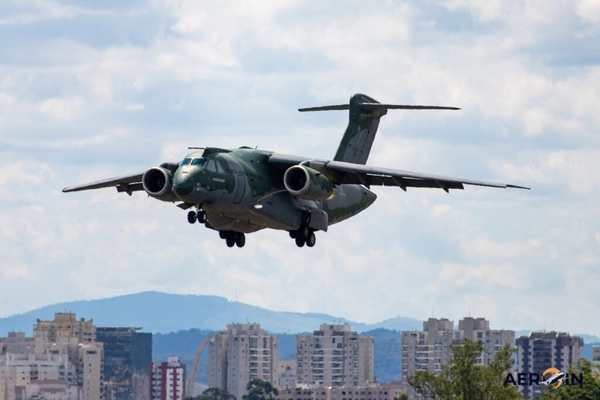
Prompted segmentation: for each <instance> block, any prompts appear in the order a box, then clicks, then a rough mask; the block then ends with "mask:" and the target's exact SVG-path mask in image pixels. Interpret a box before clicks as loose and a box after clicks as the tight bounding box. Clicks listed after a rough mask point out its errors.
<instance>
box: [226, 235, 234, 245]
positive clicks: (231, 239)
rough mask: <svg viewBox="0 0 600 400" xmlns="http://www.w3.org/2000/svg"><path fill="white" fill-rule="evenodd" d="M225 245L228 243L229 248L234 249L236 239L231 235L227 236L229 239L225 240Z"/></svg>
mask: <svg viewBox="0 0 600 400" xmlns="http://www.w3.org/2000/svg"><path fill="white" fill-rule="evenodd" d="M225 243H227V247H233V245H234V244H235V239H234V238H233V236H231V235H229V236H227V239H225Z"/></svg>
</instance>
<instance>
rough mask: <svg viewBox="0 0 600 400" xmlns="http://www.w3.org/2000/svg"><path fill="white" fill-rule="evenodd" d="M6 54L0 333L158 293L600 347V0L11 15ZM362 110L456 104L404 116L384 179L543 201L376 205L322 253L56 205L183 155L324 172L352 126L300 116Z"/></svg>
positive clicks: (77, 9)
mask: <svg viewBox="0 0 600 400" xmlns="http://www.w3.org/2000/svg"><path fill="white" fill-rule="evenodd" d="M96 3H98V4H96ZM0 37H2V40H0V316H8V315H11V314H15V313H20V312H24V311H28V310H31V309H34V308H37V307H40V306H43V305H47V304H50V303H55V302H61V301H70V300H81V299H96V298H104V297H111V296H115V295H121V294H129V293H136V292H140V291H146V290H158V291H164V292H170V293H182V294H210V295H219V296H224V297H227V298H228V299H230V300H235V299H236V298H237V300H239V301H242V302H246V303H249V304H253V305H257V306H262V307H266V308H269V309H273V310H287V311H300V312H308V311H314V312H325V313H330V314H333V315H336V316H340V317H346V318H349V319H352V320H356V321H361V322H378V321H381V320H383V319H386V318H392V317H395V316H398V315H399V316H405V317H414V318H418V319H426V318H428V317H430V316H432V315H435V316H436V317H447V318H450V319H454V320H455V321H458V319H460V318H462V317H464V316H467V315H472V316H483V317H486V318H487V319H488V320H490V323H491V326H492V328H497V329H500V328H512V329H544V328H545V329H555V330H565V331H570V332H573V333H574V332H578V333H589V334H600V320H599V319H598V318H595V316H597V315H598V314H599V313H600V294H599V291H598V283H599V282H600V251H599V247H600V229H599V226H600V206H599V201H600V200H599V199H600V188H599V187H598V186H599V185H598V179H599V178H598V176H600V111H599V109H598V107H599V104H600V90H599V89H598V88H599V87H600V51H599V48H598V43H600V3H599V2H597V1H595V0H574V1H566V0H558V1H552V2H547V1H533V0H532V1H501V0H493V1H485V2H481V1H477V0H448V1H443V0H428V1H419V2H400V1H380V2H368V3H367V2H364V1H344V2H341V1H340V2H326V1H253V2H236V1H211V2H208V1H206V2H204V1H172V0H148V1H142V0H139V1H128V2H122V1H103V2H81V1H78V0H72V1H46V0H35V1H28V2H21V1H10V0H8V1H7V0H4V1H2V2H0ZM356 92H361V93H366V94H368V95H370V96H372V97H374V98H376V99H378V100H379V101H381V102H386V103H400V104H432V105H450V106H458V107H461V108H462V110H461V111H457V112H448V111H437V112H436V111H395V110H394V111H390V112H389V113H388V115H387V116H385V118H384V119H383V120H382V123H381V125H380V129H379V132H378V137H377V140H376V141H375V144H374V146H373V151H372V153H371V156H370V158H369V161H368V163H369V164H371V165H377V166H382V167H389V168H399V169H406V170H414V171H421V172H428V173H436V174H443V175H451V176H460V177H465V178H474V179H483V180H491V181H499V182H504V183H512V184H517V185H525V186H531V187H532V188H533V190H532V191H522V190H501V189H491V188H479V187H469V186H467V187H466V190H464V191H454V192H451V193H450V194H446V193H445V192H443V191H441V190H427V189H413V190H411V189H409V190H408V192H407V193H405V192H403V191H402V190H400V189H398V188H374V191H375V192H376V193H377V195H378V200H377V201H376V202H375V204H374V205H373V206H372V207H371V208H369V209H368V210H366V211H365V212H363V213H362V214H360V215H359V216H357V217H355V218H353V219H351V220H349V221H347V222H345V223H342V224H340V225H335V226H332V227H331V228H330V230H329V232H327V233H319V234H318V235H317V246H316V247H315V248H313V249H308V248H302V249H299V248H297V247H296V245H295V244H294V242H293V241H292V240H290V239H289V237H288V235H287V233H286V232H278V231H262V232H258V233H255V234H251V235H248V236H247V243H246V247H244V248H243V249H238V248H234V249H229V248H227V247H226V246H225V243H224V242H223V241H222V240H221V239H219V238H218V235H217V234H216V233H215V232H213V231H210V230H208V229H205V228H202V227H200V226H199V225H193V226H192V225H189V224H188V223H187V221H186V213H185V212H183V211H182V210H180V209H178V208H177V207H175V206H173V205H171V204H168V203H162V202H159V201H156V200H153V199H151V198H149V197H147V196H146V195H145V194H143V193H140V192H138V193H136V194H134V195H133V196H132V197H129V196H127V195H126V194H122V193H121V194H119V193H117V192H116V190H114V189H104V190H97V191H90V192H82V193H70V194H64V193H61V190H62V188H63V187H65V186H72V185H75V184H80V183H85V182H89V181H93V180H98V179H103V178H108V177H112V176H118V175H122V174H127V173H135V172H142V171H144V170H145V169H147V168H149V167H152V166H155V165H158V164H160V163H161V162H164V161H178V160H180V159H182V158H183V157H184V156H185V155H186V153H187V152H188V150H187V147H188V146H219V147H238V146H241V145H248V146H258V148H262V149H269V150H276V151H281V152H285V153H292V154H298V155H306V156H310V157H320V158H331V157H332V156H333V154H334V152H335V149H336V148H337V145H338V143H339V140H340V137H341V134H342V133H343V131H344V129H345V126H346V123H347V114H346V113H345V112H327V113H325V112H322V113H310V114H301V113H298V112H297V111H296V110H297V108H298V107H307V106H317V105H325V104H339V103H343V102H345V101H347V100H348V98H349V97H350V96H351V95H352V94H353V93H356ZM86 317H88V318H89V317H92V318H93V316H86Z"/></svg>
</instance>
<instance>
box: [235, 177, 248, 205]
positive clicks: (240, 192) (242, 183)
mask: <svg viewBox="0 0 600 400" xmlns="http://www.w3.org/2000/svg"><path fill="white" fill-rule="evenodd" d="M245 191H246V178H244V177H243V176H240V175H238V176H237V185H236V188H235V198H234V199H233V203H234V204H240V202H241V201H242V198H243V197H244V192H245Z"/></svg>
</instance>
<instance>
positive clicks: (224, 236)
mask: <svg viewBox="0 0 600 400" xmlns="http://www.w3.org/2000/svg"><path fill="white" fill-rule="evenodd" d="M219 237H220V238H221V239H227V232H226V231H219Z"/></svg>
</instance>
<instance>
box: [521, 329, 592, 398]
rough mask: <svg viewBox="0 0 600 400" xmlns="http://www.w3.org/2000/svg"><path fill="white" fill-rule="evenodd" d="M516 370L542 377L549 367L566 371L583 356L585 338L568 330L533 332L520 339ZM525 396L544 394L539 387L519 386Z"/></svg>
mask: <svg viewBox="0 0 600 400" xmlns="http://www.w3.org/2000/svg"><path fill="white" fill-rule="evenodd" d="M516 342H517V370H518V372H519V373H536V374H538V375H539V376H541V375H542V373H543V372H544V371H545V370H546V369H548V368H557V369H559V370H561V371H567V369H568V368H569V366H571V365H573V364H574V363H576V362H577V361H578V360H579V359H580V358H581V353H582V350H583V339H582V338H580V337H579V336H571V335H570V334H568V333H565V332H532V333H530V334H529V335H528V336H521V337H520V338H518V339H517V341H516ZM519 390H520V391H521V393H522V395H523V397H525V398H538V397H539V396H541V392H540V389H539V387H537V386H519Z"/></svg>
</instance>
